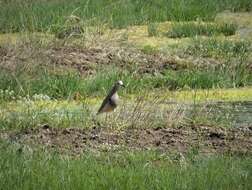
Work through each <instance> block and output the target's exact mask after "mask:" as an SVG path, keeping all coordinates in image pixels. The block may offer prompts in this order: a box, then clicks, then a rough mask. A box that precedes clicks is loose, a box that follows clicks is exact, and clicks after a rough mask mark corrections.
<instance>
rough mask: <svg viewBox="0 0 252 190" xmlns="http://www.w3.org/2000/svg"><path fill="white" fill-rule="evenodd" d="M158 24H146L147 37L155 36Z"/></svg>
mask: <svg viewBox="0 0 252 190" xmlns="http://www.w3.org/2000/svg"><path fill="white" fill-rule="evenodd" d="M157 27H158V24H157V23H149V24H148V28H147V29H148V34H149V36H157V35H158V31H157Z"/></svg>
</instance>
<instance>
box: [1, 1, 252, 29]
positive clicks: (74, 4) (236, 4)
mask: <svg viewBox="0 0 252 190" xmlns="http://www.w3.org/2000/svg"><path fill="white" fill-rule="evenodd" d="M0 5H1V7H2V8H1V12H0V18H2V19H1V20H0V32H18V31H24V30H25V31H27V30H29V31H52V32H57V31H58V30H59V29H61V28H62V26H63V25H64V23H65V21H66V17H68V16H70V15H76V16H78V17H80V19H81V20H82V21H83V22H84V23H88V24H98V23H107V24H109V25H110V26H111V27H117V28H121V27H126V26H128V25H135V24H143V23H149V22H162V21H166V20H176V21H188V20H195V19H197V18H201V19H202V20H213V19H214V17H215V15H216V13H218V12H220V11H222V10H227V9H229V10H231V11H250V10H251V9H252V2H251V1H250V0H224V1H219V0H213V1H208V0H188V1H183V0H151V1H145V0H138V1H135V0H111V1H100V0H92V1H89V0H83V1H77V0H73V1H71V2H70V3H69V1H68V0H52V1H43V0H37V1H29V0H24V1H22V2H20V1H18V0H13V1H5V0H4V1H1V4H0ZM157 10H158V11H157Z"/></svg>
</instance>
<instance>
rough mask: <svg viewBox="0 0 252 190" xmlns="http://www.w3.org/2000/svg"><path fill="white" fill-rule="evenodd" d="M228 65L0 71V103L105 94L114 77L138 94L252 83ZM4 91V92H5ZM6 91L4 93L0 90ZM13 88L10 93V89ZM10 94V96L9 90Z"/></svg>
mask: <svg viewBox="0 0 252 190" xmlns="http://www.w3.org/2000/svg"><path fill="white" fill-rule="evenodd" d="M230 66H231V67H229V68H224V69H222V68H215V69H213V68H209V70H208V71H204V70H202V69H192V70H180V71H172V70H165V71H163V74H158V75H157V76H152V75H149V74H144V75H140V74H134V75H133V74H131V73H130V72H128V71H122V70H118V69H114V70H112V71H109V69H105V70H100V71H98V73H97V74H96V75H94V76H91V77H87V78H83V77H81V76H79V75H78V74H77V73H63V74H62V73H61V74H59V73H50V72H48V71H47V69H42V70H40V71H41V72H39V70H36V71H34V73H27V72H21V73H20V72H9V71H7V70H4V69H3V70H1V71H0V86H1V88H0V89H1V90H2V91H1V94H0V102H3V101H7V100H11V99H12V98H13V96H14V97H17V96H22V97H25V96H27V95H29V96H33V95H34V94H44V95H48V96H49V97H51V98H56V99H64V98H70V97H72V96H73V95H74V94H75V93H76V92H78V93H80V94H81V95H82V96H85V97H86V96H104V95H105V94H106V93H107V91H108V90H109V89H110V88H111V86H112V85H113V84H114V82H115V81H116V80H119V79H120V80H123V81H124V83H125V84H126V85H127V87H126V88H125V89H124V90H123V91H122V93H124V94H138V93H139V92H140V93H141V92H144V91H146V90H151V91H153V90H155V89H162V88H167V89H170V90H176V89H183V88H190V89H211V88H216V87H220V88H229V87H241V86H247V85H250V84H251V83H252V76H251V73H249V72H248V71H247V70H246V68H245V67H244V66H243V65H239V64H237V65H235V64H234V65H233V66H232V65H230ZM6 90H7V91H6ZM3 91H6V92H3ZM12 91H13V92H12ZM10 92H11V93H12V94H10V95H9V93H10Z"/></svg>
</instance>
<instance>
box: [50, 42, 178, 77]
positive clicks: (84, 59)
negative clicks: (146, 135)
mask: <svg viewBox="0 0 252 190" xmlns="http://www.w3.org/2000/svg"><path fill="white" fill-rule="evenodd" d="M48 56H49V57H50V58H51V60H52V64H56V65H63V66H71V67H74V68H76V69H77V70H78V71H79V72H80V73H85V74H92V73H94V72H95V69H96V67H97V66H104V65H115V66H116V67H119V68H123V69H126V70H128V71H134V72H137V73H139V74H143V73H151V74H153V73H155V72H161V71H162V70H164V69H167V68H171V69H174V70H176V69H178V68H179V67H182V66H180V65H178V64H177V61H176V60H175V59H173V58H170V57H167V56H164V55H162V54H144V53H142V52H141V51H138V50H136V49H131V48H122V47H113V48H102V49H99V48H89V49H88V48H87V49H81V48H76V47H62V48H53V49H52V50H51V51H49V53H48Z"/></svg>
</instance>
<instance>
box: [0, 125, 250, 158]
mask: <svg viewBox="0 0 252 190" xmlns="http://www.w3.org/2000/svg"><path fill="white" fill-rule="evenodd" d="M1 136H2V137H3V136H5V139H8V140H10V141H12V142H13V141H14V142H17V143H20V144H24V145H29V146H31V145H39V146H42V147H44V148H47V149H54V150H57V151H59V152H61V153H70V154H74V155H76V154H81V153H83V152H84V151H86V150H92V151H109V150H118V149H122V148H126V149H136V150H146V149H158V150H160V151H178V152H182V153H184V152H187V151H190V150H192V148H194V149H195V148H196V149H197V150H198V151H199V152H200V153H227V152H228V153H251V152H252V130H251V127H250V128H249V127H242V128H241V127H240V128H230V129H223V128H214V127H207V126H197V127H182V128H179V129H177V128H156V129H123V130H115V129H111V128H105V127H101V128H93V129H80V128H65V129H61V128H53V127H50V126H48V125H44V126H42V127H38V128H32V129H26V130H24V131H22V132H19V133H13V132H9V133H5V135H3V134H2V135H1ZM1 136H0V137H1Z"/></svg>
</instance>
